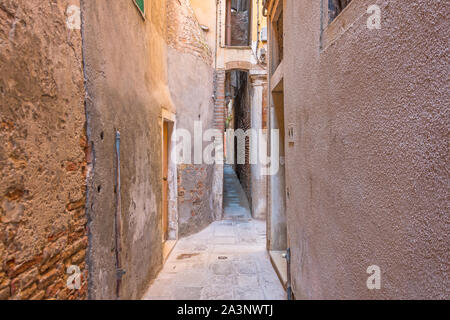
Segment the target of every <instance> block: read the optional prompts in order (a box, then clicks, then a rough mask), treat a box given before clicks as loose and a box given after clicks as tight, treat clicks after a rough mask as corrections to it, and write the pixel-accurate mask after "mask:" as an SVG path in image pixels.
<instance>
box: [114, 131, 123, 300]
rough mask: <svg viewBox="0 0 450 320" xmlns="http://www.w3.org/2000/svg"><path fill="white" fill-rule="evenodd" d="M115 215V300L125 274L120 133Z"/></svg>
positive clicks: (118, 139) (118, 134) (117, 140)
mask: <svg viewBox="0 0 450 320" xmlns="http://www.w3.org/2000/svg"><path fill="white" fill-rule="evenodd" d="M116 165H117V168H116V214H115V219H114V228H115V245H116V250H115V251H116V281H117V282H116V298H117V299H119V298H120V287H121V283H122V277H123V275H124V274H125V270H123V269H122V262H121V259H120V253H121V251H122V247H121V243H120V234H121V228H122V225H121V222H122V221H121V216H122V208H121V202H120V132H119V131H116Z"/></svg>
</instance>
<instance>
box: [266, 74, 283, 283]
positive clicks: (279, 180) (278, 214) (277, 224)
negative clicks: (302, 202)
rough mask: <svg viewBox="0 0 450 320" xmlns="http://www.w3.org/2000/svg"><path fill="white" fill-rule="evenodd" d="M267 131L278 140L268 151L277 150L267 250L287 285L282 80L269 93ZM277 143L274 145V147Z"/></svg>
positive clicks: (273, 142) (270, 185) (270, 184)
mask: <svg viewBox="0 0 450 320" xmlns="http://www.w3.org/2000/svg"><path fill="white" fill-rule="evenodd" d="M270 113H271V114H270V118H271V119H270V126H271V129H275V130H279V141H272V140H271V141H270V152H271V154H272V153H273V152H274V150H275V149H274V148H276V147H278V150H279V155H280V161H279V164H280V165H279V170H278V172H276V173H275V174H273V175H271V176H270V178H269V203H270V205H269V218H268V219H267V230H268V243H267V244H268V250H269V254H270V257H271V260H272V263H273V264H274V267H275V270H276V271H277V273H278V276H279V277H280V280H281V281H282V283H283V285H284V286H285V287H286V284H287V261H286V259H285V257H286V256H285V254H286V251H287V248H288V240H287V223H286V176H285V121H284V90H283V80H281V81H280V82H279V83H278V85H277V86H276V87H275V88H274V89H273V90H272V93H271V108H270ZM277 144H278V146H277Z"/></svg>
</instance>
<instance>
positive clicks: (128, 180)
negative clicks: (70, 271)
mask: <svg viewBox="0 0 450 320" xmlns="http://www.w3.org/2000/svg"><path fill="white" fill-rule="evenodd" d="M146 5H147V9H146V19H145V20H144V19H142V17H141V15H140V13H139V11H138V10H137V8H136V7H135V5H134V4H133V2H132V1H83V3H82V13H83V26H84V28H83V40H84V57H85V60H84V61H85V73H86V88H87V106H86V108H87V115H88V136H89V143H90V145H91V147H92V150H93V151H92V152H93V157H94V160H93V168H92V174H91V176H90V177H89V181H88V211H87V213H88V216H89V234H90V242H89V256H88V261H89V266H90V274H91V279H90V285H89V295H90V297H91V298H101V299H109V298H115V290H116V269H115V255H114V250H115V244H114V241H115V232H114V212H115V199H116V193H115V184H116V183H115V170H116V165H117V164H116V161H115V146H114V144H115V130H119V131H120V135H121V164H120V169H121V194H120V196H121V204H122V205H121V210H122V226H123V230H122V234H121V235H120V239H121V243H122V252H121V260H122V264H123V269H125V271H126V274H125V275H124V277H123V280H122V287H121V292H120V297H121V298H123V299H126V298H132V299H135V298H140V297H141V295H142V293H143V291H144V290H145V288H146V286H147V284H148V281H149V280H151V279H152V278H153V277H154V276H155V274H156V273H157V272H158V271H159V268H160V266H161V264H162V244H161V241H162V234H161V232H162V231H161V199H162V194H161V181H162V175H161V171H162V167H161V107H162V106H165V107H167V108H171V102H170V97H169V95H168V89H167V78H166V43H165V40H166V38H165V34H166V22H165V21H166V20H165V17H166V14H165V12H166V11H165V10H166V6H165V5H166V3H165V1H162V0H160V1H146Z"/></svg>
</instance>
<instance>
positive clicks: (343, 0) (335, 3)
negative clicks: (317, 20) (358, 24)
mask: <svg viewBox="0 0 450 320" xmlns="http://www.w3.org/2000/svg"><path fill="white" fill-rule="evenodd" d="M350 1H352V0H328V13H329V17H330V22H331V21H333V20H334V19H335V18H336V17H337V16H338V15H339V14H340V13H341V12H342V10H344V9H345V7H346V6H347V5H348V4H349V3H350Z"/></svg>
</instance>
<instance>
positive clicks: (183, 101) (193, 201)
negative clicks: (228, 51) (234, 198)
mask: <svg viewBox="0 0 450 320" xmlns="http://www.w3.org/2000/svg"><path fill="white" fill-rule="evenodd" d="M203 5H204V4H203ZM167 8H168V10H167V16H168V17H170V24H169V25H168V34H167V38H168V41H167V42H168V44H169V49H168V56H167V65H168V84H169V90H170V94H171V99H172V101H173V105H174V107H175V108H176V117H177V128H178V129H185V130H187V131H189V133H190V134H191V137H192V138H193V139H192V142H193V141H194V139H195V138H194V134H195V123H196V122H197V123H199V125H200V126H201V128H202V129H203V130H207V129H211V128H213V125H214V124H213V121H214V100H213V99H212V96H213V93H214V87H213V84H214V81H213V80H214V67H213V49H212V48H210V46H209V44H208V38H207V33H205V31H203V30H202V29H201V27H200V23H199V22H198V20H197V18H196V15H195V11H194V8H193V7H192V6H191V4H190V1H189V0H180V1H168V3H167ZM200 8H203V7H200ZM209 8H210V9H211V10H212V12H210V13H211V14H212V15H214V12H215V11H214V10H215V9H214V7H209ZM203 9H206V8H203ZM200 84H201V85H200ZM200 134H201V133H200ZM207 144H209V143H208V142H206V143H204V145H205V146H206V145H207ZM191 155H192V159H191V160H192V163H191V164H180V165H179V166H178V217H179V218H178V224H179V231H178V233H179V236H181V237H183V236H187V235H189V234H192V233H195V232H198V231H200V230H201V229H203V228H204V227H206V226H208V225H209V224H210V223H211V222H212V221H213V220H214V219H215V214H214V208H213V197H214V193H213V192H212V184H213V171H214V166H213V165H210V164H206V163H204V162H203V161H202V163H199V164H196V163H194V145H193V143H192V150H191Z"/></svg>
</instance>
